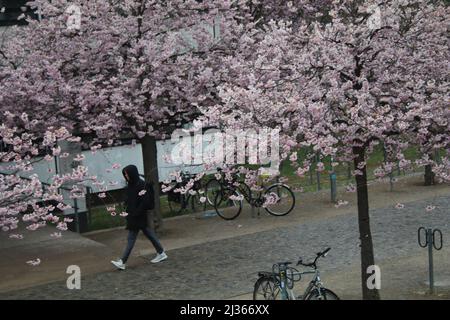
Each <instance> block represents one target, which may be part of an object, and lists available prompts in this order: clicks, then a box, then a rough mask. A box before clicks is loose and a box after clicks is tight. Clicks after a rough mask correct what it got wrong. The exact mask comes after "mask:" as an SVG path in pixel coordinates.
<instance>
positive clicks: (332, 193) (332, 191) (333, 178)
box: [330, 157, 337, 202]
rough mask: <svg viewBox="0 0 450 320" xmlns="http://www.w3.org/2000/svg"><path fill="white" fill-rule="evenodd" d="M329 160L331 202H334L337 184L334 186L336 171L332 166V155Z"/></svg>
mask: <svg viewBox="0 0 450 320" xmlns="http://www.w3.org/2000/svg"><path fill="white" fill-rule="evenodd" d="M330 162H331V173H330V187H331V202H336V193H337V186H336V172H335V171H334V167H333V157H331V159H330Z"/></svg>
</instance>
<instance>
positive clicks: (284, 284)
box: [253, 248, 339, 300]
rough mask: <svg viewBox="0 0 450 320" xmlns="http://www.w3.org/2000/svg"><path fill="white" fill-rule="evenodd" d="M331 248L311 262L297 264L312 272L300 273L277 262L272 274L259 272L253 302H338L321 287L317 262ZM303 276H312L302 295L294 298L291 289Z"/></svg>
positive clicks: (287, 263)
mask: <svg viewBox="0 0 450 320" xmlns="http://www.w3.org/2000/svg"><path fill="white" fill-rule="evenodd" d="M330 250H331V248H327V249H325V250H324V251H322V252H319V253H317V256H316V258H315V259H314V261H313V262H310V263H304V262H303V260H302V258H300V259H299V260H298V262H297V266H299V265H301V266H304V267H307V268H311V269H312V270H307V271H303V272H300V271H298V270H297V269H295V268H292V267H289V265H290V264H292V263H291V262H279V263H276V264H274V265H273V267H272V272H259V273H258V276H259V278H258V280H257V281H256V283H255V288H254V291H253V300H339V297H338V296H337V295H336V294H335V293H334V292H333V291H331V290H330V289H327V288H325V287H323V284H322V282H321V280H320V272H319V269H318V268H317V260H318V259H319V258H321V257H326V255H327V254H328V252H329V251H330ZM304 274H314V276H313V278H312V280H311V281H310V283H309V285H308V287H307V288H306V290H305V292H304V293H303V295H300V296H297V297H296V296H295V294H294V291H293V288H294V284H295V282H298V281H300V280H301V278H302V275H304Z"/></svg>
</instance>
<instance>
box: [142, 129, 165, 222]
mask: <svg viewBox="0 0 450 320" xmlns="http://www.w3.org/2000/svg"><path fill="white" fill-rule="evenodd" d="M141 146H142V158H143V161H144V176H145V180H146V181H151V182H152V183H153V190H154V194H155V199H154V200H155V208H154V209H153V210H150V211H149V215H148V224H149V227H150V228H153V229H154V230H161V229H162V227H163V221H162V217H161V206H160V201H159V196H160V192H159V191H160V186H159V176H158V161H157V149H156V139H155V137H151V136H148V135H146V136H145V137H144V138H143V139H141Z"/></svg>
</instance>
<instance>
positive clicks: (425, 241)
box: [417, 227, 442, 294]
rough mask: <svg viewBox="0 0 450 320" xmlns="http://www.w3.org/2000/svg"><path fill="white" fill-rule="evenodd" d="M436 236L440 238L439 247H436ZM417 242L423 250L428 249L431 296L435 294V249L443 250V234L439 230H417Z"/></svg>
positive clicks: (421, 228) (422, 228) (423, 228)
mask: <svg viewBox="0 0 450 320" xmlns="http://www.w3.org/2000/svg"><path fill="white" fill-rule="evenodd" d="M436 235H438V236H439V242H438V243H439V245H436V243H437V242H436ZM417 242H418V243H419V246H420V247H422V248H426V247H428V273H429V278H430V294H433V293H434V270H433V248H434V249H435V250H438V251H439V250H441V249H442V232H441V230H439V229H431V228H425V227H420V228H419V229H417Z"/></svg>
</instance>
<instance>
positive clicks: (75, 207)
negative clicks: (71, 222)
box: [73, 198, 80, 233]
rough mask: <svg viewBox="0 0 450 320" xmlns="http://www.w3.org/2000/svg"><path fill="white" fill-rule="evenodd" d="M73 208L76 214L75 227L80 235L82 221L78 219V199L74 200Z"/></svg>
mask: <svg viewBox="0 0 450 320" xmlns="http://www.w3.org/2000/svg"><path fill="white" fill-rule="evenodd" d="M73 208H74V212H75V227H76V230H77V233H80V219H79V217H78V201H77V198H74V199H73Z"/></svg>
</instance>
